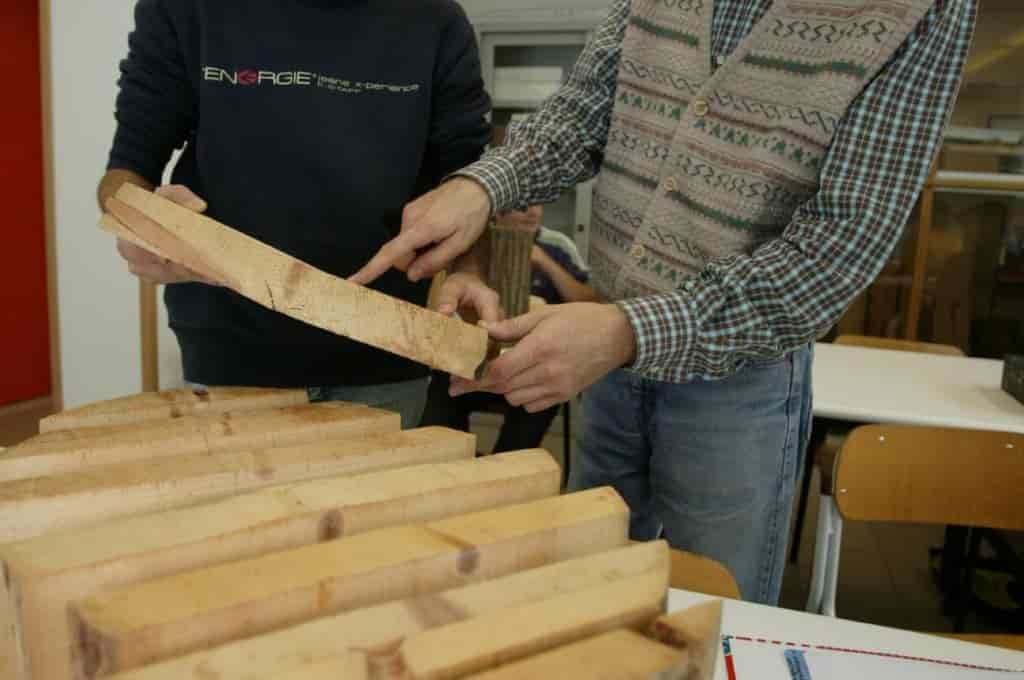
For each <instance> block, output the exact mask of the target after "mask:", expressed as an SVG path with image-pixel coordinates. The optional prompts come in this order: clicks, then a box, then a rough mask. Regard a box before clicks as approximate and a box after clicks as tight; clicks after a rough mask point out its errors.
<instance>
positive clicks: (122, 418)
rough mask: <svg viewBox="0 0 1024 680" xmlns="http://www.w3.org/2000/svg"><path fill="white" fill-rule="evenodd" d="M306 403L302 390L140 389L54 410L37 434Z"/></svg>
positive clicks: (261, 388)
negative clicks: (55, 411)
mask: <svg viewBox="0 0 1024 680" xmlns="http://www.w3.org/2000/svg"><path fill="white" fill-rule="evenodd" d="M307 403H309V396H308V395H307V393H306V390H279V389H270V388H264V387H210V388H208V389H206V390H202V391H198V390H191V389H176V390H163V391H160V392H144V393H142V394H132V395H129V396H125V397H118V398H116V399H108V400H106V401H99V402H96V403H93V404H86V405H84V406H79V407H78V408H73V409H69V410H67V411H61V412H59V413H54V414H53V415H50V416H47V417H46V418H42V419H41V420H40V421H39V431H40V432H41V433H46V432H54V431H57V430H70V429H75V428H80V427H100V426H104V425H127V424H129V423H142V422H148V421H152V420H165V419H168V418H181V417H182V416H198V415H213V414H216V413H242V412H244V411H258V410H260V409H268V408H283V407H285V406H298V405H300V404H307Z"/></svg>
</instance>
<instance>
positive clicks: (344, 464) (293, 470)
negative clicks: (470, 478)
mask: <svg viewBox="0 0 1024 680" xmlns="http://www.w3.org/2000/svg"><path fill="white" fill-rule="evenodd" d="M381 422H383V423H384V424H385V425H386V426H389V427H388V428H387V429H391V428H390V425H391V422H390V421H381ZM475 453H476V437H475V436H473V435H471V434H468V433H465V432H458V431H455V430H447V429H444V428H424V429H421V430H406V431H404V432H386V433H384V434H377V435H374V434H369V435H366V436H364V437H359V438H358V439H352V440H345V441H324V442H312V443H309V444H299V445H297V446H287V447H281V448H276V449H257V450H252V451H224V452H217V453H196V454H186V455H181V456H170V457H167V458H157V459H153V460H140V461H131V462H128V463H121V464H117V465H104V466H102V467H98V468H89V469H86V470H80V471H78V472H75V473H72V474H66V475H58V476H54V477H37V478H34V479H21V480H16V481H12V482H0V543H10V542H13V541H20V540H24V539H26V538H31V537H33V536H38V535H40V534H43V533H45V532H47V531H55V530H67V529H73V528H78V527H82V526H88V525H90V524H96V523H98V522H100V521H103V520H109V519H113V518H115V517H124V516H126V515H131V514H135V513H142V512H156V511H158V510H166V509H169V508H175V507H181V506H183V505H189V504H193V503H197V502H199V501H202V500H207V499H211V498H216V497H221V496H227V495H232V494H238V493H242V492H245V491H251V490H254V489H259V488H263V487H266V486H272V485H275V484H284V483H287V482H297V481H301V480H306V479H316V478H319V477H329V476H341V475H353V474H364V473H367V472H372V471H374V470H386V469H390V468H396V467H402V466H405V465H422V464H425V463H437V462H442V461H446V460H457V459H465V458H472V457H473V456H474V455H475Z"/></svg>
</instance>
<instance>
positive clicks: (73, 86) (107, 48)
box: [50, 0, 141, 407]
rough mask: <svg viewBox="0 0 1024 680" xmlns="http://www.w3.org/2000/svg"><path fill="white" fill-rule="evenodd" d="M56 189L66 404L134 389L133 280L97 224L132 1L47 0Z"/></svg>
mask: <svg viewBox="0 0 1024 680" xmlns="http://www.w3.org/2000/svg"><path fill="white" fill-rule="evenodd" d="M50 4H51V7H50V45H51V48H50V50H51V51H50V57H51V69H52V74H53V104H52V114H51V115H52V117H53V121H52V124H53V145H54V156H55V157H54V182H55V184H54V192H55V196H56V200H55V211H54V218H55V221H56V241H57V243H56V246H57V248H56V250H57V276H58V303H59V305H60V356H61V365H62V373H63V383H64V404H65V406H66V407H72V406H76V405H79V404H82V403H85V402H89V401H94V400H97V399H106V398H110V397H112V396H116V395H119V394H126V393H130V392H137V391H138V390H139V389H140V385H141V370H140V349H139V331H138V324H139V304H138V293H137V290H138V288H137V284H136V282H135V279H134V278H133V277H132V276H131V275H129V274H128V273H127V271H126V269H125V267H124V265H123V263H122V262H121V260H120V258H119V257H118V256H117V253H116V252H115V251H114V244H113V240H112V239H111V238H110V237H109V236H107V235H105V234H103V233H101V232H100V231H99V229H98V228H97V227H96V219H97V216H98V214H99V213H98V209H97V207H96V198H95V193H96V184H97V182H98V181H99V178H100V176H101V175H102V173H103V168H104V165H105V162H106V155H107V150H108V147H109V144H110V139H111V136H112V135H113V131H114V117H113V109H114V96H115V93H116V80H117V63H118V61H119V60H120V59H121V57H122V56H123V54H124V52H125V50H126V46H127V35H128V31H129V30H130V28H131V25H132V13H131V10H132V7H133V2H132V0H50Z"/></svg>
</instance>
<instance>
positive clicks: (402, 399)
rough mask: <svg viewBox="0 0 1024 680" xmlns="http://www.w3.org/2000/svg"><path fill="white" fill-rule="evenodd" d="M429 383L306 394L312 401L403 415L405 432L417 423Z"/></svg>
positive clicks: (313, 389)
mask: <svg viewBox="0 0 1024 680" xmlns="http://www.w3.org/2000/svg"><path fill="white" fill-rule="evenodd" d="M429 382H430V378H418V379H416V380H408V381H405V382H398V383H386V384H383V385H357V386H340V387H339V386H335V387H310V388H309V389H308V392H309V400H310V401H311V402H318V401H351V402H353V403H357V404H366V405H367V406H373V407H375V408H382V409H385V410H387V411H395V412H397V413H399V414H400V415H401V416H402V429H403V430H408V429H410V428H413V427H418V426H419V424H420V417H421V416H422V415H423V405H424V404H425V403H426V401H427V385H428V383H429Z"/></svg>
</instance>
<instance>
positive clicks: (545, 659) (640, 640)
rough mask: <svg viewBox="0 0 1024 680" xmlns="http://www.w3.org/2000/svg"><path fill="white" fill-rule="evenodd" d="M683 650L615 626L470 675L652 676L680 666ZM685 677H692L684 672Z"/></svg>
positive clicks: (511, 678)
mask: <svg viewBox="0 0 1024 680" xmlns="http://www.w3.org/2000/svg"><path fill="white" fill-rule="evenodd" d="M681 654H685V653H684V652H680V651H679V650H678V649H674V648H672V647H669V646H668V645H663V644H661V643H660V642H655V641H654V640H651V639H650V638H647V637H644V636H643V635H640V634H639V633H634V632H633V631H631V630H613V631H611V632H609V633H603V634H601V635H598V636H595V637H592V638H589V639H587V640H583V641H581V642H574V643H572V644H569V645H566V646H564V647H559V648H557V649H553V650H551V651H549V652H544V653H543V654H538V655H537V656H533V657H530V658H528V659H523V660H522V661H516V662H514V663H510V664H507V665H505V666H501V667H500V668H497V669H494V670H491V671H485V672H483V673H479V674H477V675H472V676H469V677H471V678H472V679H473V680H538V678H558V680H651V679H652V678H654V677H657V675H658V674H659V673H663V672H665V671H667V670H669V669H671V668H673V667H674V666H676V665H677V664H678V663H679V661H680V655H681ZM681 680H688V679H687V678H686V676H681ZM694 680H697V679H694Z"/></svg>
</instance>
